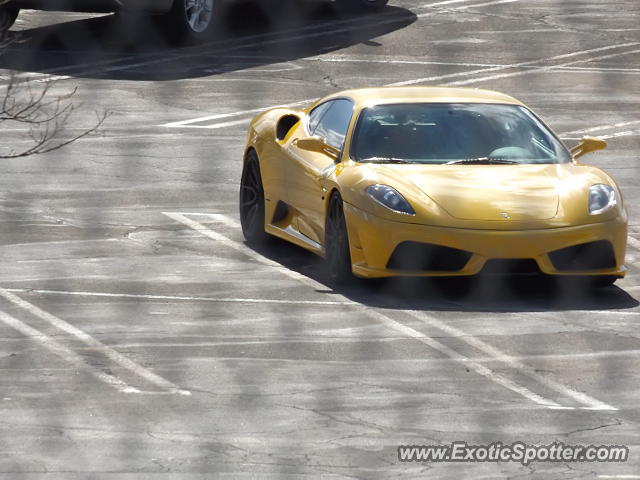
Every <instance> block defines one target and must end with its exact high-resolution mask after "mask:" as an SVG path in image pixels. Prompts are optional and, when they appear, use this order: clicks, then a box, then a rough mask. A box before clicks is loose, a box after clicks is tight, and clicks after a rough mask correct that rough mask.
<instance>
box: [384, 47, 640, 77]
mask: <svg viewBox="0 0 640 480" xmlns="http://www.w3.org/2000/svg"><path fill="white" fill-rule="evenodd" d="M637 45H640V42H627V43H619V44H616V45H609V46H606V47H599V48H590V49H588V50H580V51H577V52H571V53H564V54H561V55H554V56H552V57H547V58H542V59H538V60H529V61H526V62H519V63H512V64H507V65H501V66H498V67H490V68H480V69H476V70H470V71H468V72H459V73H452V74H448V75H437V76H432V77H424V78H417V79H414V80H405V81H402V82H395V83H392V84H390V86H399V87H402V86H408V85H417V84H419V83H431V82H438V81H440V80H445V79H447V78H456V77H461V76H462V77H469V76H473V75H478V74H480V73H489V72H497V71H501V70H508V69H513V68H519V67H526V66H532V65H537V64H540V63H547V62H552V61H555V60H563V59H566V58H573V57H579V56H581V55H588V54H590V53H598V52H605V51H609V50H615V49H618V48H625V47H634V46H637ZM560 66H568V65H554V66H553V68H558V67H560ZM486 78H488V77H486Z"/></svg>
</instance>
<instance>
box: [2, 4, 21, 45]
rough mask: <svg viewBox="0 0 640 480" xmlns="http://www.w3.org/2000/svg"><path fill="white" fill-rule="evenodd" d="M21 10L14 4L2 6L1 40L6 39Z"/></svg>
mask: <svg viewBox="0 0 640 480" xmlns="http://www.w3.org/2000/svg"><path fill="white" fill-rule="evenodd" d="M18 13H20V9H19V8H18V7H16V6H14V5H12V4H7V5H2V6H0V38H4V37H5V36H6V34H7V32H8V31H9V29H10V28H11V27H12V26H13V24H14V23H15V21H16V18H18Z"/></svg>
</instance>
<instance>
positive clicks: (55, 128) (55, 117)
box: [0, 0, 109, 159]
mask: <svg viewBox="0 0 640 480" xmlns="http://www.w3.org/2000/svg"><path fill="white" fill-rule="evenodd" d="M0 1H2V0H0ZM57 83H58V81H56V80H50V79H45V80H34V79H33V78H31V77H29V76H22V75H19V74H16V73H12V74H11V76H10V78H9V79H8V81H7V82H6V83H5V84H4V85H1V84H0V131H2V129H3V128H10V125H11V124H13V125H17V126H21V127H20V128H24V129H25V135H26V137H27V138H28V139H30V143H31V144H30V145H29V146H28V147H26V148H23V149H22V150H15V149H13V148H11V147H7V146H4V151H3V150H2V148H1V147H0V159H9V158H20V157H28V156H31V155H41V154H45V153H49V152H52V151H54V150H58V149H60V148H63V147H65V146H67V145H69V144H71V143H73V142H76V141H77V140H80V139H81V138H84V137H86V136H87V135H91V134H92V133H94V132H96V131H97V130H98V129H99V128H100V127H101V126H102V124H103V123H104V122H105V120H106V119H107V118H108V116H109V115H108V114H107V113H102V114H96V120H95V122H92V124H91V125H90V126H89V127H87V128H86V129H83V130H81V132H80V133H76V134H73V135H71V136H66V135H65V131H66V130H67V127H68V124H69V121H70V119H71V116H72V114H73V113H74V112H75V111H76V109H77V106H76V105H74V103H73V99H74V98H75V96H76V93H77V89H75V88H74V89H73V90H71V91H69V92H66V93H62V94H54V93H53V89H54V87H55V86H56V85H57Z"/></svg>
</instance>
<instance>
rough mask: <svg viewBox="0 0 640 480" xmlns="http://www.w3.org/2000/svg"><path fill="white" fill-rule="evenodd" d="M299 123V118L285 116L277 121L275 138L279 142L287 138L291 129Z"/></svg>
mask: <svg viewBox="0 0 640 480" xmlns="http://www.w3.org/2000/svg"><path fill="white" fill-rule="evenodd" d="M299 121H300V118H299V117H297V116H296V115H285V116H284V117H282V118H281V119H280V120H278V126H277V127H276V138H277V139H278V140H280V141H282V140H284V139H285V138H286V137H287V134H288V133H289V132H290V131H291V129H292V128H293V127H294V126H295V125H296V124H297V123H298V122H299Z"/></svg>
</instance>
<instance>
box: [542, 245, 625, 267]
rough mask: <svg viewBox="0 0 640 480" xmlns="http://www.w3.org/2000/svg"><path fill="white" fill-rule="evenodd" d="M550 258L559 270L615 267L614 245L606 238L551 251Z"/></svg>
mask: <svg viewBox="0 0 640 480" xmlns="http://www.w3.org/2000/svg"><path fill="white" fill-rule="evenodd" d="M549 259H550V260H551V263H553V266H554V267H555V268H556V269H557V270H564V271H582V270H600V269H604V268H615V266H616V256H615V254H614V252H613V245H611V242H608V241H606V240H599V241H597V242H590V243H582V244H580V245H575V246H573V247H567V248H561V249H560V250H555V251H553V252H551V253H549Z"/></svg>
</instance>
